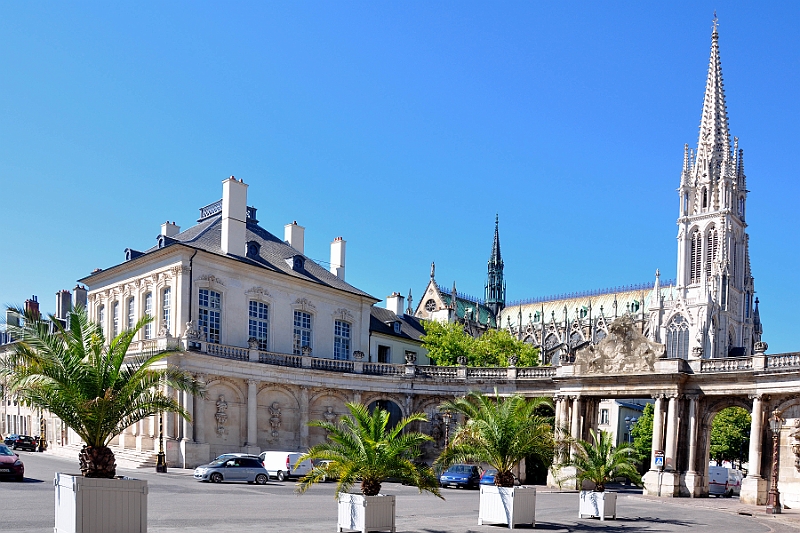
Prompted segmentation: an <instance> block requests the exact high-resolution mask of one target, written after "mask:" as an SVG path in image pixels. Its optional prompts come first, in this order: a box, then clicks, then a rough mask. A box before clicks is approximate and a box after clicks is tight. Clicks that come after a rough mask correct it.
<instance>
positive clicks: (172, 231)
mask: <svg viewBox="0 0 800 533" xmlns="http://www.w3.org/2000/svg"><path fill="white" fill-rule="evenodd" d="M180 232H181V227H180V226H178V225H177V224H175V223H174V222H170V221H169V220H167V221H166V222H164V223H163V224H161V235H164V236H166V237H174V236H175V235H177V234H178V233H180Z"/></svg>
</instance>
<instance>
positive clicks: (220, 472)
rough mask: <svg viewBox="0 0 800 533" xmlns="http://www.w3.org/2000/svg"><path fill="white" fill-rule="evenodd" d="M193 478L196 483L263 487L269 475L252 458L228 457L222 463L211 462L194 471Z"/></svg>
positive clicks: (258, 462)
mask: <svg viewBox="0 0 800 533" xmlns="http://www.w3.org/2000/svg"><path fill="white" fill-rule="evenodd" d="M194 478H195V479H196V480H198V481H209V482H211V483H222V482H223V481H247V482H248V483H256V484H257V485H264V484H266V482H267V481H268V480H269V474H267V471H266V470H265V469H264V466H263V465H262V464H261V461H259V460H258V459H254V458H253V457H230V458H228V459H224V460H222V461H213V462H211V463H209V464H207V465H203V466H198V467H197V468H195V469H194Z"/></svg>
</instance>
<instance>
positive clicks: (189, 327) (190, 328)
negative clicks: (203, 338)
mask: <svg viewBox="0 0 800 533" xmlns="http://www.w3.org/2000/svg"><path fill="white" fill-rule="evenodd" d="M186 338H187V339H189V340H199V339H200V332H199V331H197V330H196V329H195V327H194V321H192V320H190V321H188V322H187V323H186Z"/></svg>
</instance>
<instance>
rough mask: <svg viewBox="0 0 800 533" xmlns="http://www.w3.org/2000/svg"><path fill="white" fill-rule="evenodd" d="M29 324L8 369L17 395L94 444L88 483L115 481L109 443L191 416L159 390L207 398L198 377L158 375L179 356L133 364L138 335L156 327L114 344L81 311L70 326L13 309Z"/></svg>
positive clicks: (84, 454)
mask: <svg viewBox="0 0 800 533" xmlns="http://www.w3.org/2000/svg"><path fill="white" fill-rule="evenodd" d="M12 311H14V312H16V313H19V314H20V315H22V316H24V317H25V320H24V323H23V325H22V326H18V327H11V328H9V330H10V332H11V333H12V335H13V336H14V337H15V338H16V339H18V342H17V343H16V344H15V349H14V351H13V352H12V353H11V354H10V355H9V356H8V357H7V359H6V360H5V361H4V364H3V370H2V372H3V374H5V375H6V376H7V377H8V386H9V390H10V391H11V392H12V393H14V394H16V395H17V397H18V398H20V400H21V401H23V402H25V403H27V404H30V405H35V406H37V407H39V408H41V409H44V410H47V411H49V412H51V413H52V414H54V415H55V416H57V417H58V418H60V419H61V420H62V421H63V422H64V424H66V425H67V426H69V427H70V428H71V429H72V430H73V431H75V432H76V433H77V434H78V436H80V438H81V439H83V441H84V442H85V443H86V444H85V445H84V447H83V449H82V450H81V452H80V455H79V461H80V467H81V473H82V474H83V475H84V476H85V477H97V478H113V477H114V476H115V475H116V464H115V460H114V453H113V452H112V451H111V449H110V448H109V447H108V443H109V441H111V439H113V438H114V437H115V436H117V435H119V434H120V433H122V432H123V431H124V430H125V428H127V427H130V426H132V425H133V424H135V423H136V422H138V421H140V420H142V419H144V418H147V417H148V416H151V415H154V414H157V413H159V412H165V411H166V412H175V413H178V414H179V415H180V416H181V417H183V418H185V419H187V420H189V414H188V413H187V412H186V411H185V410H184V409H183V408H182V407H181V406H180V405H179V404H178V403H177V402H176V401H175V399H174V398H172V397H169V396H166V395H165V394H164V393H163V392H161V390H159V387H160V386H161V385H169V386H171V387H173V388H174V389H176V390H179V391H190V392H192V393H194V394H201V393H202V391H200V390H199V389H198V386H197V384H196V382H195V381H194V380H193V379H192V377H191V376H190V375H189V374H187V373H185V372H183V371H181V370H178V369H175V368H172V367H169V366H166V367H160V368H155V365H156V364H157V363H159V362H160V361H161V360H163V359H164V358H165V357H166V356H167V355H169V354H170V353H171V352H164V351H162V352H153V353H150V354H145V355H138V356H129V357H126V353H127V351H128V347H129V346H130V344H131V342H132V341H133V339H134V338H135V336H136V333H137V332H138V331H139V330H140V329H141V328H142V327H144V325H145V324H148V323H149V322H150V321H152V318H151V317H144V318H142V319H141V320H139V322H138V323H137V324H136V326H135V327H134V328H133V329H131V330H127V331H123V332H122V333H120V334H119V335H117V336H116V337H114V338H113V339H112V340H111V342H110V343H108V344H107V343H106V338H105V335H104V334H103V330H102V328H101V327H100V326H99V325H98V324H95V323H93V322H91V321H90V320H89V317H88V315H87V313H86V310H85V309H82V308H80V307H78V308H76V309H74V310H73V311H72V312H71V313H70V315H69V318H68V319H67V322H66V325H63V324H62V323H61V322H60V321H59V320H58V319H56V318H55V317H53V316H52V315H51V316H50V317H49V320H44V319H43V318H42V317H41V316H40V315H39V314H38V313H36V314H34V313H26V312H24V311H22V310H20V309H12Z"/></svg>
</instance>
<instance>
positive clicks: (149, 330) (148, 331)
mask: <svg viewBox="0 0 800 533" xmlns="http://www.w3.org/2000/svg"><path fill="white" fill-rule="evenodd" d="M144 314H145V315H147V316H153V293H152V292H148V293H147V294H145V295H144ZM144 338H145V339H152V338H153V323H152V322H148V323H147V324H146V325H145V326H144Z"/></svg>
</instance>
